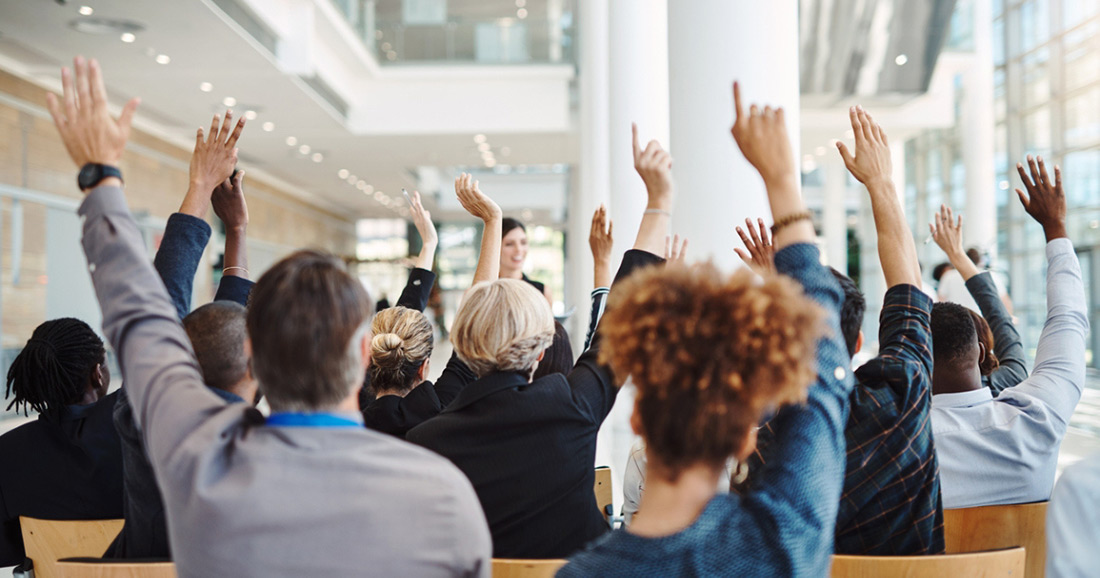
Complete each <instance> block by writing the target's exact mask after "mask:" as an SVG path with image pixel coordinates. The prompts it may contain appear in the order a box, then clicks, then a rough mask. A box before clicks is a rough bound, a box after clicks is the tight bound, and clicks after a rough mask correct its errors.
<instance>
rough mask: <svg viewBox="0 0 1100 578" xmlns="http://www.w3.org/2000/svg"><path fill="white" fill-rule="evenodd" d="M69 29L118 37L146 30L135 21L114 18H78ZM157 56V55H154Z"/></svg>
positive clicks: (71, 23)
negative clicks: (126, 33)
mask: <svg viewBox="0 0 1100 578" xmlns="http://www.w3.org/2000/svg"><path fill="white" fill-rule="evenodd" d="M69 27H70V28H72V29H73V30H76V31H77V32H83V33H85V34H100V35H106V36H117V35H119V34H122V33H123V32H130V33H131V34H137V33H139V32H141V31H142V30H145V26H144V25H142V24H138V23H137V22H134V21H133V20H119V19H114V18H77V19H76V20H73V21H72V22H69ZM154 54H155V53H154Z"/></svg>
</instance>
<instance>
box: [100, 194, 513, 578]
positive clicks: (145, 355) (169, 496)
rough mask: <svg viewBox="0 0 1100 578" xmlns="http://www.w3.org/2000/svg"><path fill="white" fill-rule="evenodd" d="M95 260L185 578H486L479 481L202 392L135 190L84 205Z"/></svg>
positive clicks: (356, 437)
mask: <svg viewBox="0 0 1100 578" xmlns="http://www.w3.org/2000/svg"><path fill="white" fill-rule="evenodd" d="M79 212H80V215H81V216H83V217H84V218H85V220H84V238H83V245H84V252H85V254H86V256H87V258H88V263H89V265H88V269H89V271H91V273H92V283H93V284H94V286H95V291H96V295H97V297H98V298H99V304H100V308H101V309H102V310H103V331H104V333H105V334H106V336H107V339H108V340H109V341H110V343H111V345H112V347H113V348H114V350H115V351H116V352H117V354H118V358H119V363H120V365H121V367H122V376H123V378H124V380H125V384H124V387H125V388H126V391H127V394H128V395H129V397H130V401H131V404H132V405H133V408H134V418H135V421H136V422H137V424H138V426H139V427H140V428H141V429H142V431H143V432H144V435H145V443H146V447H147V448H148V452H149V457H150V459H151V461H152V464H153V469H154V471H155V473H156V476H157V483H158V485H159V486H160V489H161V492H162V493H163V495H164V501H165V509H166V511H167V517H168V534H169V539H170V541H171V544H172V553H173V556H174V558H175V562H176V564H177V567H178V571H179V575H180V576H184V577H186V576H203V577H206V576H294V577H299V576H353V575H354V576H361V575H373V576H485V577H488V576H489V573H490V570H491V562H490V556H491V550H492V547H491V543H490V538H489V530H488V527H487V525H486V522H485V515H484V514H483V513H482V511H481V506H480V504H479V503H478V499H477V495H476V494H475V493H474V490H473V488H472V487H471V486H470V483H469V481H467V479H466V477H465V476H463V475H462V473H461V472H460V471H459V470H458V469H457V468H455V467H454V466H453V465H451V463H450V462H448V461H447V460H445V459H444V458H441V457H439V456H437V455H435V454H433V453H431V452H429V451H427V450H424V449H421V448H418V447H415V446H412V445H411V444H408V443H405V442H403V441H400V440H397V439H395V438H393V437H392V436H388V435H385V434H382V433H378V432H373V431H369V430H367V429H365V428H296V427H268V426H265V425H264V419H263V417H262V416H261V415H260V414H259V413H258V412H256V411H255V410H254V409H252V408H251V407H249V406H248V405H247V404H244V403H238V404H232V405H228V406H227V405H225V402H223V401H222V400H220V399H219V398H218V397H217V396H215V395H214V394H213V393H211V392H210V390H209V389H207V388H206V386H204V385H203V381H202V375H201V373H200V371H199V367H198V364H197V362H196V361H195V356H194V353H193V352H192V349H191V344H190V342H189V341H188V339H187V335H186V333H184V330H183V327H182V326H181V325H180V322H179V318H178V315H177V313H176V310H175V308H174V307H173V306H172V302H171V301H170V300H169V298H168V294H167V293H166V291H165V289H164V285H163V284H162V283H161V281H160V279H159V278H158V277H157V274H156V272H155V271H154V270H153V266H152V264H151V263H150V261H149V257H148V256H147V255H146V253H145V249H144V244H143V242H142V238H141V235H140V233H139V231H138V228H137V226H136V224H135V223H134V220H133V218H132V217H131V215H130V212H129V210H128V209H127V207H126V199H125V197H124V196H123V192H122V189H120V188H118V187H99V188H97V189H95V190H93V191H92V192H91V193H90V194H89V195H88V197H87V198H86V199H85V200H84V203H83V204H82V205H81V206H80V210H79Z"/></svg>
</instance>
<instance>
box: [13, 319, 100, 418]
mask: <svg viewBox="0 0 1100 578" xmlns="http://www.w3.org/2000/svg"><path fill="white" fill-rule="evenodd" d="M106 354H107V352H106V350H105V349H104V348H103V340H101V339H100V338H99V336H98V335H96V334H95V331H92V328H91V327H88V324H87V323H84V322H83V321H81V320H79V319H73V318H71V317H65V318H62V319H54V320H52V321H47V322H45V323H43V324H42V325H39V326H38V327H37V328H35V330H34V333H33V334H32V335H31V338H30V340H29V341H27V344H26V345H25V346H24V347H23V351H20V352H19V355H17V356H16V357H15V361H12V364H11V368H9V369H8V384H7V389H6V391H5V394H4V395H5V397H12V398H13V399H12V401H11V403H9V404H8V407H7V409H11V408H12V406H14V407H15V410H16V411H19V410H20V409H22V411H23V415H27V414H28V409H33V410H34V411H37V412H39V413H42V414H46V415H48V416H52V417H58V416H59V415H60V414H61V410H62V409H63V408H64V407H65V406H67V405H71V404H74V403H76V402H78V401H80V399H81V398H82V397H83V396H84V392H85V391H86V390H87V389H88V378H89V377H91V375H92V372H93V371H95V370H96V364H97V363H98V364H103V363H105V362H106Z"/></svg>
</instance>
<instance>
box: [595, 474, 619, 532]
mask: <svg viewBox="0 0 1100 578" xmlns="http://www.w3.org/2000/svg"><path fill="white" fill-rule="evenodd" d="M592 490H593V491H594V492H596V505H597V506H599V508H600V513H601V514H603V517H604V519H605V520H606V519H607V517H608V513H607V507H608V506H612V505H613V504H614V503H615V500H614V497H613V496H612V493H611V468H609V467H607V466H600V467H598V468H596V484H595V485H594V486H593V487H592Z"/></svg>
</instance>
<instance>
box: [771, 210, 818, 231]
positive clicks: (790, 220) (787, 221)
mask: <svg viewBox="0 0 1100 578" xmlns="http://www.w3.org/2000/svg"><path fill="white" fill-rule="evenodd" d="M813 218H814V214H813V213H811V212H810V211H809V210H806V211H802V212H800V213H794V214H792V215H787V216H786V217H783V218H781V219H778V220H776V221H775V224H774V225H772V237H774V236H775V233H776V232H777V231H779V230H780V229H782V228H783V227H786V226H788V225H793V224H795V223H797V222H799V221H812V220H813Z"/></svg>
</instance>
